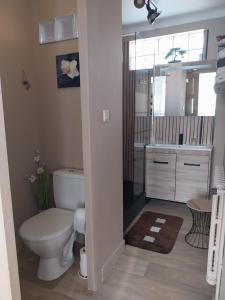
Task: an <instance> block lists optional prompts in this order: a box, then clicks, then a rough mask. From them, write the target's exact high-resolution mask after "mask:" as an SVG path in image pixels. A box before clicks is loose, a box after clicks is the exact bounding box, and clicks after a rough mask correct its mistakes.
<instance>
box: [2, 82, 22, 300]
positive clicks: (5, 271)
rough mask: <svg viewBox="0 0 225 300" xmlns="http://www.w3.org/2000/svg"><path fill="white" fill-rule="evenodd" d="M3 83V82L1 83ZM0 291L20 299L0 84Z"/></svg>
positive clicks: (8, 299)
mask: <svg viewBox="0 0 225 300" xmlns="http://www.w3.org/2000/svg"><path fill="white" fill-rule="evenodd" d="M0 84H1V83H0ZM0 254H1V255H0V291H1V297H3V298H1V297H0V298H1V299H4V300H20V299H21V295H20V285H19V275H18V264H17V255H16V243H15V231H14V222H13V212H12V199H11V189H10V180H9V167H8V156H7V148H6V135H5V124H4V111H3V100H2V90H1V85H0Z"/></svg>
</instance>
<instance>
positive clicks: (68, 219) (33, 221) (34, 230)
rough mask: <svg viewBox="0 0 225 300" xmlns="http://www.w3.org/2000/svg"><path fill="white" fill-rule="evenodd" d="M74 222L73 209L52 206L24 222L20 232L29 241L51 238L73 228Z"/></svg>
mask: <svg viewBox="0 0 225 300" xmlns="http://www.w3.org/2000/svg"><path fill="white" fill-rule="evenodd" d="M73 222H74V212H73V211H70V210H64V209H60V208H50V209H48V210H45V211H43V212H41V213H39V214H38V215H35V216H34V217H32V218H30V219H29V220H27V221H26V222H24V223H23V224H22V226H21V227H20V230H19V234H20V236H21V237H22V238H23V239H24V240H28V241H44V240H49V239H52V238H56V237H58V236H60V235H61V234H63V233H65V232H66V231H68V230H70V229H71V228H73Z"/></svg>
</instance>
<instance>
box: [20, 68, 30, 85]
mask: <svg viewBox="0 0 225 300" xmlns="http://www.w3.org/2000/svg"><path fill="white" fill-rule="evenodd" d="M22 85H23V87H24V88H25V89H26V90H29V89H30V87H31V84H30V83H29V81H28V79H27V76H26V73H25V71H24V70H23V71H22Z"/></svg>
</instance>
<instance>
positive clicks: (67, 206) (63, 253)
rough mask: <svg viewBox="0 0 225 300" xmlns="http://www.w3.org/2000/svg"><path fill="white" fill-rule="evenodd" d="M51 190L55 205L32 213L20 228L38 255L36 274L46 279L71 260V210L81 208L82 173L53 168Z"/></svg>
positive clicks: (53, 275)
mask: <svg viewBox="0 0 225 300" xmlns="http://www.w3.org/2000/svg"><path fill="white" fill-rule="evenodd" d="M53 190H54V199H55V205H56V208H50V209H48V210H46V211H43V212H41V213H39V214H38V215H35V216H34V217H32V218H30V219H29V220H27V221H26V222H24V223H23V224H22V225H21V227H20V229H19V234H20V237H21V238H22V239H23V241H24V243H25V244H26V246H27V247H28V248H29V249H30V250H31V251H32V252H34V253H35V254H37V255H38V256H40V261H39V266H38V273H37V276H38V278H40V279H42V280H46V281H50V280H54V279H56V278H58V277H60V276H61V275H62V274H63V273H64V272H65V271H67V270H68V269H69V268H70V266H71V265H72V264H73V262H74V255H73V251H72V249H73V243H74V240H75V229H74V211H75V210H76V209H77V208H80V207H84V175H83V172H82V171H80V170H74V169H70V170H68V169H63V170H58V171H55V172H54V173H53ZM84 222H85V221H84Z"/></svg>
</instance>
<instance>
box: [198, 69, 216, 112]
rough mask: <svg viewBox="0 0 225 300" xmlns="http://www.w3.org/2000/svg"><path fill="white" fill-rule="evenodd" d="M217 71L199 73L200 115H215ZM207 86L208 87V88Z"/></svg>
mask: <svg viewBox="0 0 225 300" xmlns="http://www.w3.org/2000/svg"><path fill="white" fill-rule="evenodd" d="M215 76H216V73H214V72H212V73H201V74H199V92H198V115H199V116H215V111H216V94H215V92H214V83H215ZM206 87H207V88H206Z"/></svg>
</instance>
